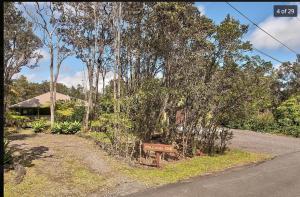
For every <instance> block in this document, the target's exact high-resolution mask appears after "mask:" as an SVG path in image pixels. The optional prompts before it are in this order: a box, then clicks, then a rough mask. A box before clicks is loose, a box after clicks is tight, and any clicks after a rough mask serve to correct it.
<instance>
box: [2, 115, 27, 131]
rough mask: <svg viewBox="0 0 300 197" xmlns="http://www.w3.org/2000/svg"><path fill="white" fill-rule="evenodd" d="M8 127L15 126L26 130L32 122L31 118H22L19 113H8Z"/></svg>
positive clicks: (6, 119) (6, 118)
mask: <svg viewBox="0 0 300 197" xmlns="http://www.w3.org/2000/svg"><path fill="white" fill-rule="evenodd" d="M5 121H6V122H5V123H6V126H15V127H21V128H24V127H26V126H27V124H28V122H29V121H30V119H29V117H27V116H21V115H19V114H18V113H17V112H6V113H5Z"/></svg>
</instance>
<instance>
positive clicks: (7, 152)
mask: <svg viewBox="0 0 300 197" xmlns="http://www.w3.org/2000/svg"><path fill="white" fill-rule="evenodd" d="M8 145H9V140H8V139H7V138H4V146H3V148H4V155H3V164H8V163H10V162H11V160H12V155H11V154H12V153H11V151H10V148H9V147H8Z"/></svg>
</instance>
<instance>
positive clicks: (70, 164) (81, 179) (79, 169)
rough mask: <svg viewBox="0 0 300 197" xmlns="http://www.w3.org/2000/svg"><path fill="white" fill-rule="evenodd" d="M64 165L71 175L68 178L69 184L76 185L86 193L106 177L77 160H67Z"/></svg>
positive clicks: (99, 184) (102, 182) (97, 186)
mask: <svg viewBox="0 0 300 197" xmlns="http://www.w3.org/2000/svg"><path fill="white" fill-rule="evenodd" d="M65 167H66V169H68V173H70V175H71V176H70V180H69V181H70V183H71V185H73V186H76V187H77V188H78V189H79V190H80V191H84V192H85V193H87V192H90V191H94V190H97V189H98V188H100V187H101V186H103V185H104V184H105V181H106V179H105V178H104V177H103V176H101V175H99V174H97V173H96V172H92V171H90V170H89V169H87V168H86V167H84V166H83V165H81V164H80V163H79V162H78V161H75V160H67V161H66V162H65Z"/></svg>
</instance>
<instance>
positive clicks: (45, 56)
mask: <svg viewBox="0 0 300 197" xmlns="http://www.w3.org/2000/svg"><path fill="white" fill-rule="evenodd" d="M36 52H38V53H40V54H41V55H42V56H43V58H42V59H41V61H45V62H46V61H49V60H50V54H49V52H48V51H47V50H46V49H38V50H36Z"/></svg>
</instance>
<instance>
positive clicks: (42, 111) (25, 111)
mask: <svg viewBox="0 0 300 197" xmlns="http://www.w3.org/2000/svg"><path fill="white" fill-rule="evenodd" d="M71 99H75V100H77V101H79V102H80V103H81V104H83V105H84V104H86V102H85V101H83V100H80V99H77V98H73V97H70V96H68V95H64V94H61V93H58V92H56V101H59V100H63V101H68V100H71ZM50 104H51V101H50V92H47V93H45V94H41V95H39V96H36V97H34V98H31V99H28V100H25V101H22V102H20V103H17V104H14V105H11V106H10V107H9V108H10V109H11V110H14V111H17V112H19V113H20V115H25V116H32V117H34V116H37V117H38V118H39V117H40V116H46V117H48V116H49V115H50Z"/></svg>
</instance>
